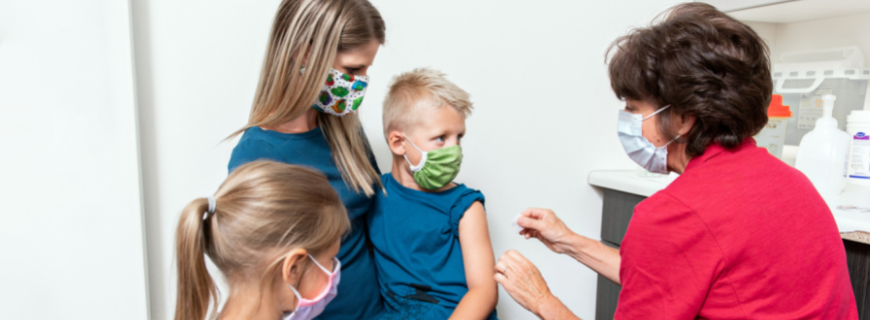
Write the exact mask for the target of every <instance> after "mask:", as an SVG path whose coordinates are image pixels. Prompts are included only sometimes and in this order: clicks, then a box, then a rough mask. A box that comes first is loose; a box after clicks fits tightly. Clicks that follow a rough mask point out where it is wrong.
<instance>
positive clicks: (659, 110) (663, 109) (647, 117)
mask: <svg viewBox="0 0 870 320" xmlns="http://www.w3.org/2000/svg"><path fill="white" fill-rule="evenodd" d="M670 107H671V105H666V106H664V107H663V108H661V109H658V110H656V112H653V113H652V114H650V115H648V116H646V117H644V118H643V120H646V119H649V118H652V117H653V116H654V115H657V114H659V113H661V112H662V111H665V109H667V108H670Z"/></svg>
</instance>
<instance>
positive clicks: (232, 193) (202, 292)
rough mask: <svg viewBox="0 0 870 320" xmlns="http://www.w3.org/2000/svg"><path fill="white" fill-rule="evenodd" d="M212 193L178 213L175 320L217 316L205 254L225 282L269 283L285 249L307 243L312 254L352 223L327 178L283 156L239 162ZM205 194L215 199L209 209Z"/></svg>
mask: <svg viewBox="0 0 870 320" xmlns="http://www.w3.org/2000/svg"><path fill="white" fill-rule="evenodd" d="M214 197H215V198H216V199H212V198H209V199H206V198H199V199H196V200H193V201H192V202H191V203H190V204H188V205H187V207H185V208H184V211H182V213H181V218H179V220H178V230H177V231H176V233H175V241H176V245H175V252H176V254H177V257H176V259H177V261H178V262H177V264H178V296H177V298H176V304H175V320H203V319H205V318H206V317H207V316H208V314H209V311H211V314H212V315H218V311H217V307H218V290H217V287H216V286H215V282H214V281H213V280H212V278H211V276H210V275H209V274H208V270H207V269H206V267H205V259H206V257H205V256H206V255H208V258H209V260H211V261H212V262H213V263H214V265H215V266H216V267H217V268H218V270H220V272H221V273H222V274H223V275H224V276H225V277H226V279H227V280H228V281H229V283H230V284H232V283H234V282H235V283H239V282H247V283H255V282H256V281H260V286H261V288H266V289H268V284H269V283H270V282H269V281H271V280H274V279H279V278H280V277H281V272H276V270H275V268H273V267H272V266H274V265H275V264H277V263H279V261H280V260H281V259H282V257H283V256H284V255H286V254H287V253H288V252H290V251H291V250H293V249H295V248H305V249H306V250H307V251H308V252H309V253H311V254H312V255H317V254H318V253H320V252H323V251H324V250H328V249H329V248H331V247H332V246H333V245H335V243H336V242H337V241H338V240H339V239H341V236H342V235H343V234H344V233H345V231H347V230H348V228H350V219H348V217H347V211H346V209H345V208H344V204H342V202H341V198H339V197H338V194H336V193H335V190H333V189H332V186H331V185H330V184H329V180H327V179H326V177H325V176H324V175H323V174H321V173H319V172H316V171H314V170H311V169H306V168H303V167H297V166H293V165H289V164H286V163H277V162H272V161H254V162H250V163H247V164H244V165H242V166H239V167H238V168H236V170H235V171H233V173H231V174H230V176H229V177H227V179H226V180H225V181H224V183H223V184H221V186H220V188H218V190H217V192H215V194H214ZM209 200H212V201H215V202H214V203H213V206H212V208H213V211H211V212H209ZM278 269H280V268H278ZM278 271H280V270H278ZM264 281H266V282H265V284H264ZM264 290H265V289H264ZM231 299H233V292H232V291H230V294H229V296H228V297H227V300H228V301H229V300H231ZM209 305H211V310H209Z"/></svg>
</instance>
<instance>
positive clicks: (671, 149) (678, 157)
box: [667, 143, 692, 174]
mask: <svg viewBox="0 0 870 320" xmlns="http://www.w3.org/2000/svg"><path fill="white" fill-rule="evenodd" d="M691 160H692V158H691V157H689V155H687V154H686V144H685V143H671V144H670V145H668V159H667V161H668V169H670V170H671V171H673V172H676V173H678V174H683V172H685V171H686V167H687V166H689V161H691Z"/></svg>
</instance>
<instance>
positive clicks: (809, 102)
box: [797, 88, 834, 129]
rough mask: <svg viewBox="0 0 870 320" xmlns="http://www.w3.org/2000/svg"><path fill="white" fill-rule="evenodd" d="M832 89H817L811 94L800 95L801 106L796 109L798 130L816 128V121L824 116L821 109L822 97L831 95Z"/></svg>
mask: <svg viewBox="0 0 870 320" xmlns="http://www.w3.org/2000/svg"><path fill="white" fill-rule="evenodd" d="M833 92H834V89H832V88H818V89H816V91H814V92H812V93H803V94H801V104H800V107H799V108H798V119H797V120H798V129H813V128H815V127H816V120H819V118H821V117H822V116H824V115H825V109H824V108H822V106H823V105H824V103H823V102H822V96H824V95H826V94H832V93H833Z"/></svg>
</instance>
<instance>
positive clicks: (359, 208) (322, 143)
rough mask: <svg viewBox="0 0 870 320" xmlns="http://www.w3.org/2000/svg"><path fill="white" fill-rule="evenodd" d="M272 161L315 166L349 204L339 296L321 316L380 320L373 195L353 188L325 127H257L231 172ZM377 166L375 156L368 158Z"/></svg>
mask: <svg viewBox="0 0 870 320" xmlns="http://www.w3.org/2000/svg"><path fill="white" fill-rule="evenodd" d="M261 159H262V160H273V161H278V162H284V163H289V164H294V165H301V166H306V167H310V168H313V169H316V170H319V171H320V172H322V173H323V174H324V175H326V177H327V178H328V179H329V183H330V184H331V185H332V188H333V189H335V192H336V193H338V196H339V197H341V201H342V202H343V203H344V206H345V207H346V208H347V214H348V217H349V218H350V221H351V230H350V234H348V235H347V236H346V237H345V238H343V239H342V242H341V249H340V250H339V251H338V256H337V257H338V259H339V260H341V282H340V283H339V284H338V295H337V296H336V297H335V299H334V300H332V302H331V303H329V305H328V306H327V307H326V310H325V311H324V312H323V314H321V315H320V316H319V317H318V318H317V319H320V320H347V319H378V318H380V317H381V313H382V310H383V302H382V299H381V295H380V292H379V290H378V279H377V276H376V274H377V273H376V271H375V265H374V262H373V260H372V255H371V251H370V250H369V246H368V235H367V234H366V227H365V223H366V216H367V215H368V213H369V211H370V210H371V208H372V204H373V201H374V199H373V198H369V197H366V195H365V194H361V193H356V192H354V191H353V190H351V189H349V188H348V186H347V184H345V183H344V179H343V178H342V177H341V173H340V172H339V170H338V167H336V166H335V162H334V161H333V158H332V150H331V149H330V147H329V143H328V142H327V141H326V137H325V136H324V135H323V131H321V129H320V127H318V128H316V129H314V130H311V131H308V132H304V133H295V134H291V133H280V132H276V131H271V130H264V129H261V128H259V127H253V128H250V129H248V130H246V131H245V133H244V135H242V138H241V140H239V144H238V145H236V147H235V148H234V149H233V154H232V156H231V158H230V163H229V166H228V167H229V171H230V172H232V171H233V169H235V168H236V167H238V166H240V165H243V164H245V163H248V162H251V161H256V160H261ZM369 160H370V161H371V163H372V166H373V167H374V168H375V170H377V168H378V165H377V163H376V162H375V159H374V157H372V156H371V155H370V156H369Z"/></svg>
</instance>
